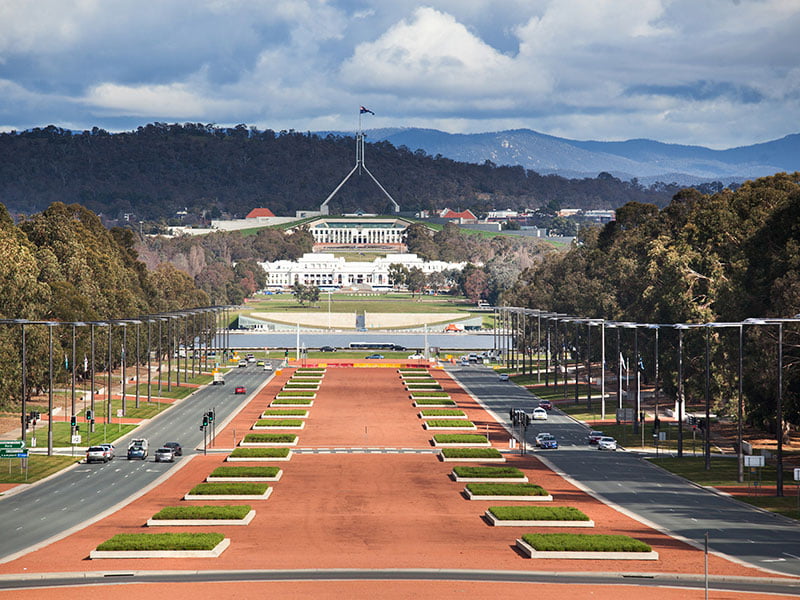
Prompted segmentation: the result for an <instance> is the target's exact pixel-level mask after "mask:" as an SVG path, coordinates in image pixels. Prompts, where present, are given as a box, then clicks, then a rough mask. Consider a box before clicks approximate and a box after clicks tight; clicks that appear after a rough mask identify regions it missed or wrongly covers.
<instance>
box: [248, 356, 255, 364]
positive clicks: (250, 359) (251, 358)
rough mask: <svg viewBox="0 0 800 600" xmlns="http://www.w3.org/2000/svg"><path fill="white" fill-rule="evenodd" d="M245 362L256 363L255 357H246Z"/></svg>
mask: <svg viewBox="0 0 800 600" xmlns="http://www.w3.org/2000/svg"><path fill="white" fill-rule="evenodd" d="M247 362H248V363H254V362H256V357H255V356H248V357H247Z"/></svg>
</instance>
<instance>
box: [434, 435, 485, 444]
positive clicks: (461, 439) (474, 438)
mask: <svg viewBox="0 0 800 600" xmlns="http://www.w3.org/2000/svg"><path fill="white" fill-rule="evenodd" d="M433 439H434V440H435V441H436V442H438V443H440V444H485V443H486V442H488V441H489V440H488V438H487V437H486V436H485V435H478V434H476V433H438V434H436V435H435V436H433Z"/></svg>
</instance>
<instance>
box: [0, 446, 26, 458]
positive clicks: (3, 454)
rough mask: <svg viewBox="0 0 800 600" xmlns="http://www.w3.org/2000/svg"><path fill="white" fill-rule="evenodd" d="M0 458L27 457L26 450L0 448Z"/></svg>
mask: <svg viewBox="0 0 800 600" xmlns="http://www.w3.org/2000/svg"><path fill="white" fill-rule="evenodd" d="M0 458H28V451H27V450H19V449H17V450H13V449H12V450H9V449H8V448H2V449H0Z"/></svg>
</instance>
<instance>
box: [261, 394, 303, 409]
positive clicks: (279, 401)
mask: <svg viewBox="0 0 800 600" xmlns="http://www.w3.org/2000/svg"><path fill="white" fill-rule="evenodd" d="M279 395H280V394H279ZM291 395H292V396H294V395H295V394H291ZM311 402H312V400H306V399H304V398H284V399H281V398H275V400H273V401H272V402H270V403H269V405H270V406H281V405H283V404H299V405H304V404H311Z"/></svg>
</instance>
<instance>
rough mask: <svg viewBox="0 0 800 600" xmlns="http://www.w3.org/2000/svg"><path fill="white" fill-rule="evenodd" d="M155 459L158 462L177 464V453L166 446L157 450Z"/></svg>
mask: <svg viewBox="0 0 800 600" xmlns="http://www.w3.org/2000/svg"><path fill="white" fill-rule="evenodd" d="M155 459H156V462H175V452H173V450H172V448H170V447H168V446H164V447H163V448H159V449H158V450H156V454H155Z"/></svg>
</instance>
